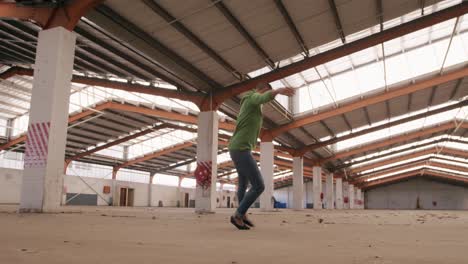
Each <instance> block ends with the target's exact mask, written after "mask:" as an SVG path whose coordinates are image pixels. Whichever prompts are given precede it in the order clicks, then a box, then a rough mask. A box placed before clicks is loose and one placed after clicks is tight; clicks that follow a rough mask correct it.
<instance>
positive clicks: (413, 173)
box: [356, 169, 424, 190]
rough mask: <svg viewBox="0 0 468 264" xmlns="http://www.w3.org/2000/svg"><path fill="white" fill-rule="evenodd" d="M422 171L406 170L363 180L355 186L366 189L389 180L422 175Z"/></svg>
mask: <svg viewBox="0 0 468 264" xmlns="http://www.w3.org/2000/svg"><path fill="white" fill-rule="evenodd" d="M423 173H424V170H422V169H418V170H413V171H408V172H404V173H400V174H397V175H393V176H390V177H386V178H382V179H377V180H373V181H368V182H364V183H362V184H357V185H356V186H359V188H361V189H362V190H366V189H369V188H370V187H375V186H378V185H382V184H386V183H389V182H394V181H398V180H403V179H408V178H411V177H415V176H422V174H423Z"/></svg>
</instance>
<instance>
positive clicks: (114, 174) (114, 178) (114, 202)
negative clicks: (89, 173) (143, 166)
mask: <svg viewBox="0 0 468 264" xmlns="http://www.w3.org/2000/svg"><path fill="white" fill-rule="evenodd" d="M117 172H118V171H117V170H115V169H114V170H112V186H111V196H112V205H113V206H117V205H118V204H119V202H118V201H117V199H116V198H117V197H119V196H120V194H118V190H117Z"/></svg>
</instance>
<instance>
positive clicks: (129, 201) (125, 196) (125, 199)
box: [119, 188, 135, 206]
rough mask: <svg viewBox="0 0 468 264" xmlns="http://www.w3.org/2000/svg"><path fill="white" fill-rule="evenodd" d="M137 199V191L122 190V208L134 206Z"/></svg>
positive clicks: (120, 203) (130, 189)
mask: <svg viewBox="0 0 468 264" xmlns="http://www.w3.org/2000/svg"><path fill="white" fill-rule="evenodd" d="M134 198H135V189H132V188H120V201H119V205H120V206H133V201H134Z"/></svg>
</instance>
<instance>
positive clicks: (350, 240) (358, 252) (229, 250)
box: [0, 206, 468, 264]
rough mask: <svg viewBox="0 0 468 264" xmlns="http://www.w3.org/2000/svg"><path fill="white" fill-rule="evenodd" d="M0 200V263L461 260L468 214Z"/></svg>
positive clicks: (467, 257) (464, 259)
mask: <svg viewBox="0 0 468 264" xmlns="http://www.w3.org/2000/svg"><path fill="white" fill-rule="evenodd" d="M13 210H14V207H5V206H1V207H0V212H1V213H0V245H1V246H0V263H2V264H12V263H47V264H52V263H89V264H91V263H112V264H120V263H138V264H143V263H219V264H223V263H227V264H233V263H239V264H244V263H327V264H328V263H360V264H361V263H426V264H427V263H438V264H439V263H444V264H448V263H457V264H460V263H468V254H467V245H468V212H453V211H431V212H428V211H362V210H359V211H325V210H323V211H312V210H304V211H290V210H282V211H281V212H271V213H263V212H260V211H257V210H253V211H252V215H251V218H252V219H253V220H254V221H255V223H256V224H257V225H258V227H257V228H255V229H254V230H250V231H238V230H236V229H234V228H233V227H232V226H231V225H230V224H228V217H229V214H230V210H219V211H218V212H217V213H216V214H213V215H202V216H198V215H195V214H194V213H192V212H193V211H192V210H189V209H168V208H164V209H159V208H137V209H124V208H114V209H110V208H106V207H100V208H99V207H91V208H81V207H68V208H66V209H64V211H65V212H64V213H59V214H27V215H18V214H16V213H14V212H13Z"/></svg>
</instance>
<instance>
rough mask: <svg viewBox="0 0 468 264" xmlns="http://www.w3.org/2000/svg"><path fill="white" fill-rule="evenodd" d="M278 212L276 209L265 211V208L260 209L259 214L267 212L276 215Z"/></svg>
mask: <svg viewBox="0 0 468 264" xmlns="http://www.w3.org/2000/svg"><path fill="white" fill-rule="evenodd" d="M279 211H280V210H279V209H278V208H273V209H266V208H263V209H262V208H260V212H269V213H276V212H279Z"/></svg>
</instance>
